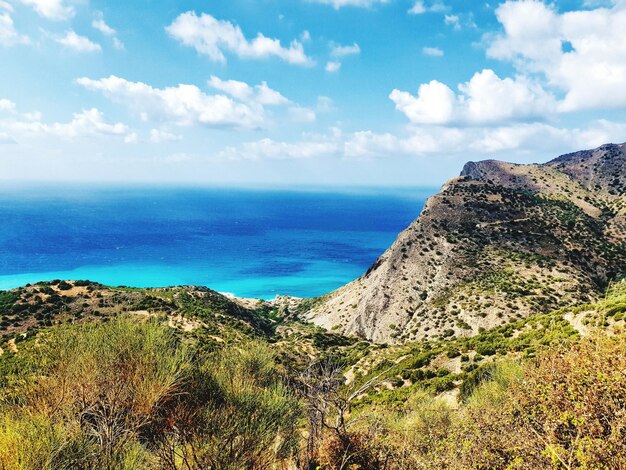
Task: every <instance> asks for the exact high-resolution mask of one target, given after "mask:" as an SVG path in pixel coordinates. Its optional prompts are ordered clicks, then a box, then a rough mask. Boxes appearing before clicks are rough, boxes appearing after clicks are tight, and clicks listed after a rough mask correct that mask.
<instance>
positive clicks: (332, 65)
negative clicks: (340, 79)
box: [325, 61, 341, 73]
mask: <svg viewBox="0 0 626 470" xmlns="http://www.w3.org/2000/svg"><path fill="white" fill-rule="evenodd" d="M325 69H326V71H327V72H329V73H335V72H339V70H340V69H341V62H335V61H330V62H328V63H327V64H326V67H325Z"/></svg>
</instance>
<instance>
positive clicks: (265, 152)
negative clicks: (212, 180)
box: [217, 138, 340, 160]
mask: <svg viewBox="0 0 626 470" xmlns="http://www.w3.org/2000/svg"><path fill="white" fill-rule="evenodd" d="M339 150H340V145H339V144H338V142H333V141H328V140H326V139H325V138H319V139H314V138H310V139H307V140H304V141H300V142H293V143H290V142H278V141H275V140H273V139H269V138H265V139H261V140H259V141H256V142H246V143H243V144H241V145H239V146H237V147H227V148H226V149H224V150H223V151H221V152H220V153H218V155H217V156H218V158H221V159H225V160H261V159H278V160H286V159H290V160H300V159H306V158H319V157H322V156H326V155H332V154H335V153H337V152H339Z"/></svg>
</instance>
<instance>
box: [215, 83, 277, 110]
mask: <svg viewBox="0 0 626 470" xmlns="http://www.w3.org/2000/svg"><path fill="white" fill-rule="evenodd" d="M208 84H209V86H210V87H211V88H215V89H216V90H220V91H223V92H224V93H226V94H228V95H230V96H232V97H233V98H235V99H237V100H239V101H244V102H249V101H256V102H257V103H260V104H262V105H268V106H280V105H285V104H289V100H288V99H287V98H285V97H284V96H283V95H282V94H281V93H280V92H278V91H276V90H272V89H271V88H270V87H269V86H267V83H266V82H262V83H261V84H260V85H256V86H254V87H252V86H250V85H248V84H247V83H245V82H241V81H237V80H221V79H220V78H218V77H216V76H214V75H213V76H211V79H210V80H209V82H208Z"/></svg>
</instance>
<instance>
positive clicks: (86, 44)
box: [55, 30, 102, 52]
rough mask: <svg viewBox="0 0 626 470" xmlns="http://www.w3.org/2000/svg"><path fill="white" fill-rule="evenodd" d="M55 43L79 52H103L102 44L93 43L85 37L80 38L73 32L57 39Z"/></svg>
mask: <svg viewBox="0 0 626 470" xmlns="http://www.w3.org/2000/svg"><path fill="white" fill-rule="evenodd" d="M55 41H56V42H58V43H59V44H63V45H64V46H65V47H68V48H70V49H74V50H75V51H78V52H99V51H101V50H102V48H101V47H100V44H96V43H95V42H92V41H91V40H90V39H89V38H86V37H85V36H79V35H78V34H76V33H75V32H74V31H71V30H70V31H68V32H67V33H66V34H65V36H63V37H59V38H56V39H55Z"/></svg>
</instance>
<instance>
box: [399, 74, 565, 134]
mask: <svg viewBox="0 0 626 470" xmlns="http://www.w3.org/2000/svg"><path fill="white" fill-rule="evenodd" d="M458 89H459V93H458V94H457V93H455V92H454V91H453V90H452V89H451V88H449V87H448V86H447V85H445V84H443V83H441V82H438V81H436V80H433V81H431V82H430V83H425V84H422V85H421V86H420V87H419V89H418V92H417V95H412V94H411V93H408V92H406V91H400V90H397V89H395V90H393V91H392V92H391V94H390V95H389V98H390V99H391V100H392V101H393V102H394V103H395V105H396V109H397V110H398V111H401V112H402V113H404V114H405V115H406V116H407V118H409V120H410V121H411V123H413V124H436V125H450V124H462V125H478V124H490V123H500V122H503V121H511V120H521V119H528V118H545V117H546V116H549V115H551V114H553V113H555V112H556V109H557V103H556V99H555V98H554V97H553V96H552V95H550V94H549V93H547V92H546V91H545V90H544V89H543V88H542V87H541V86H540V85H539V84H537V83H535V82H533V81H531V80H529V79H527V78H525V77H523V76H520V77H516V78H504V79H501V78H500V77H498V76H497V75H496V74H495V72H493V70H488V69H487V70H483V71H482V72H479V73H476V74H475V75H474V76H473V77H472V79H471V80H470V81H469V82H466V83H463V84H460V85H459V86H458Z"/></svg>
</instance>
